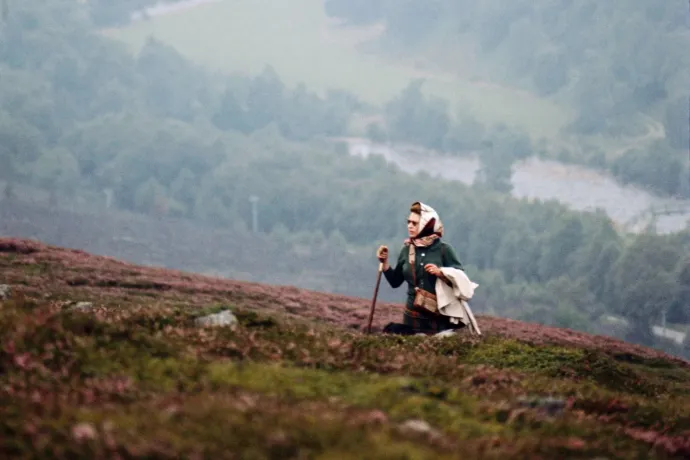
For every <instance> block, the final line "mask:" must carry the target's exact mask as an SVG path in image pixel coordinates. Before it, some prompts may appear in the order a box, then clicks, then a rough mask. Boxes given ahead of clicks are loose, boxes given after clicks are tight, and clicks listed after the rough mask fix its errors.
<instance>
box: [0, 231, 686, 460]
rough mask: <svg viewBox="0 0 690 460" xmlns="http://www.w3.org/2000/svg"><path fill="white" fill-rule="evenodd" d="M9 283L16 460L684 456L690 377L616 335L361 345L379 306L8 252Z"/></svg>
mask: <svg viewBox="0 0 690 460" xmlns="http://www.w3.org/2000/svg"><path fill="white" fill-rule="evenodd" d="M2 283H5V284H7V285H9V292H6V291H7V289H0V291H1V292H2V293H0V296H4V297H7V298H6V299H5V300H0V324H1V325H2V329H3V331H4V334H3V343H2V348H0V369H2V372H1V373H0V380H2V381H1V382H0V399H1V400H2V401H1V402H2V404H0V420H1V422H0V423H1V424H2V425H1V428H0V434H1V435H0V453H1V454H2V456H3V457H8V456H21V457H22V458H37V457H46V456H49V457H51V458H68V457H69V458H93V457H99V458H142V457H146V458H173V457H179V456H184V457H185V458H205V457H211V456H212V457H214V458H326V457H328V458H468V457H469V458H498V457H502V458H506V457H510V458H569V457H584V458H592V457H596V456H604V457H606V458H641V457H644V458H669V457H677V458H681V457H682V456H687V455H689V454H690V417H689V416H688V414H689V413H690V397H689V396H688V395H689V393H690V363H688V362H686V361H682V360H679V359H674V358H671V357H669V356H666V355H664V354H662V353H660V352H657V351H654V350H650V349H646V348H643V347H639V346H634V345H631V344H626V343H623V342H620V341H617V340H614V339H610V338H605V337H598V336H588V335H586V334H582V333H576V332H573V331H569V330H563V329H556V328H549V327H544V326H538V325H534V324H526V323H521V322H518V321H511V320H506V319H501V318H493V317H488V316H483V315H478V320H479V321H480V324H481V326H482V329H483V332H484V336H483V337H482V338H481V339H477V338H472V337H469V336H465V335H459V336H457V337H453V338H445V339H439V338H426V337H412V338H399V337H386V336H382V335H380V334H375V335H372V336H366V335H364V334H362V332H361V330H362V327H363V326H364V324H365V322H366V316H367V312H368V306H369V300H368V299H360V298H352V297H346V296H338V295H329V294H323V293H318V292H311V291H305V290H300V289H296V288H292V287H279V286H269V285H261V284H256V283H243V282H238V281H232V280H227V279H217V278H210V277H204V276H201V275H196V274H192V273H184V272H179V271H171V270H164V269H160V268H151V267H140V266H135V265H131V264H127V263H124V262H120V261H118V260H115V259H112V258H106V257H99V256H93V255H90V254H88V253H85V252H83V251H77V250H68V249H63V248H58V247H52V246H48V245H45V244H42V243H39V242H35V241H30V240H18V239H8V238H4V239H0V284H2ZM78 302H88V304H83V303H82V304H78ZM399 308H400V307H399V305H397V304H391V303H381V304H379V305H378V306H377V313H376V318H375V319H376V321H375V326H376V330H377V331H379V330H380V329H381V327H382V326H383V325H384V324H385V323H386V322H388V321H393V320H396V319H397V318H398V316H399ZM227 309H229V310H231V311H232V312H233V313H234V314H235V315H236V317H237V318H238V319H239V325H237V326H235V327H227V328H214V329H208V328H206V329H201V328H198V327H197V326H196V323H195V319H198V318H199V317H200V316H202V315H204V314H208V313H212V312H219V311H221V310H227Z"/></svg>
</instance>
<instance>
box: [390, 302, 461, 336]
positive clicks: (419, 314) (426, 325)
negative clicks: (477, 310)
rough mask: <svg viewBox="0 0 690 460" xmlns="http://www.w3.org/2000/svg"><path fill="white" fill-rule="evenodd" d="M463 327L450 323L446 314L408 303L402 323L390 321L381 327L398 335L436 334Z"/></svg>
mask: <svg viewBox="0 0 690 460" xmlns="http://www.w3.org/2000/svg"><path fill="white" fill-rule="evenodd" d="M410 303H411V302H410ZM463 327H465V325H464V324H462V323H458V324H453V323H451V322H450V317H448V316H445V315H439V314H436V313H432V312H430V311H429V310H426V309H424V308H415V307H414V306H412V305H409V304H408V305H407V306H406V307H405V311H404V312H403V322H402V324H398V323H390V324H388V325H387V326H386V327H385V328H384V329H383V332H384V333H386V334H400V335H412V334H419V333H422V334H436V333H438V332H442V331H446V330H448V329H461V328H463Z"/></svg>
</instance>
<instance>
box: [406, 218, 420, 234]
mask: <svg viewBox="0 0 690 460" xmlns="http://www.w3.org/2000/svg"><path fill="white" fill-rule="evenodd" d="M420 217H421V216H420V215H419V214H415V213H414V212H411V213H410V216H409V217H408V218H407V233H408V234H409V235H410V237H414V236H415V235H416V234H417V232H419V218H420Z"/></svg>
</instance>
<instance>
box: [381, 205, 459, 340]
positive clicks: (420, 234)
mask: <svg viewBox="0 0 690 460" xmlns="http://www.w3.org/2000/svg"><path fill="white" fill-rule="evenodd" d="M407 231H408V234H409V238H408V239H406V240H405V242H404V244H403V247H402V249H401V250H400V254H399V255H398V258H397V260H396V262H395V266H393V267H392V266H391V265H390V264H389V263H388V248H387V247H386V246H380V247H379V248H378V250H377V252H376V255H377V258H378V259H379V261H380V262H381V263H383V274H384V276H385V277H386V280H388V284H390V286H391V287H392V288H394V289H395V288H397V287H399V286H400V285H402V284H403V282H404V281H407V285H408V289H407V303H406V306H405V311H404V313H403V323H402V324H395V323H391V324H389V325H388V326H386V328H385V329H384V332H386V333H398V334H418V333H423V334H434V333H438V332H442V331H445V330H449V329H458V328H461V327H464V325H463V324H462V323H460V324H453V323H452V322H451V318H450V317H448V316H445V315H442V314H440V313H438V312H437V311H434V310H435V299H436V280H437V278H440V279H441V280H443V281H445V282H447V281H448V280H446V279H445V277H444V275H443V273H442V272H441V269H440V267H452V268H457V269H462V264H461V263H460V261H459V260H458V258H457V256H456V255H455V251H454V250H453V248H452V246H450V245H449V244H448V243H446V242H443V241H441V237H442V236H443V224H442V223H441V219H440V218H439V216H438V214H437V213H436V211H435V210H434V209H433V208H431V207H430V206H427V205H425V204H423V203H421V202H415V203H413V204H412V206H411V208H410V215H409V217H408V218H407Z"/></svg>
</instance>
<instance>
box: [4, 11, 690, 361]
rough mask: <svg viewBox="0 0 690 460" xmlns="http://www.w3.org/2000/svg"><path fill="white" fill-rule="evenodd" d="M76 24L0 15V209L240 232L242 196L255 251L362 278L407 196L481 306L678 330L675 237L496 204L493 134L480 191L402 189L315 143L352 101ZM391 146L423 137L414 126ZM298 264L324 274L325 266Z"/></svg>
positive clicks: (687, 240) (392, 174)
mask: <svg viewBox="0 0 690 460" xmlns="http://www.w3.org/2000/svg"><path fill="white" fill-rule="evenodd" d="M408 3H414V2H408ZM437 3H439V4H441V2H437ZM90 11H91V10H89V9H88V7H87V6H85V5H84V4H81V3H78V2H74V1H71V0H70V1H68V0H56V1H53V2H50V4H48V5H46V4H45V3H44V2H39V1H38V0H25V1H22V2H20V3H19V2H17V3H15V2H12V3H11V4H10V7H9V9H8V10H7V12H6V15H5V19H4V22H3V23H2V26H1V27H0V74H1V75H2V78H3V79H4V84H3V85H2V87H0V180H2V181H5V182H7V183H9V185H8V187H7V188H6V190H5V192H4V197H5V199H21V197H16V196H15V195H16V192H15V191H14V190H15V188H13V185H12V184H14V185H18V184H20V183H21V184H31V185H32V186H34V187H36V188H41V189H44V190H48V191H50V192H51V193H52V194H53V196H54V197H55V199H56V200H57V201H58V202H61V203H65V202H79V201H80V200H87V199H96V198H94V197H98V196H102V195H103V193H104V192H105V191H110V192H111V193H112V196H113V206H114V207H116V208H119V209H123V210H128V211H134V212H138V213H142V214H148V215H162V216H169V217H175V218H179V219H192V220H194V221H196V222H200V223H203V224H205V225H210V226H217V227H220V228H224V229H234V230H236V231H237V232H240V233H242V234H246V233H247V231H248V228H249V227H250V226H251V214H250V207H249V198H250V196H252V195H255V196H257V197H259V200H260V201H259V209H260V221H259V230H260V232H261V233H262V234H264V235H266V237H267V238H274V239H275V241H280V242H281V244H285V245H286V246H290V247H292V246H294V245H301V246H304V245H305V244H306V245H307V247H308V246H309V244H310V243H313V244H314V246H315V247H319V248H320V247H322V246H323V245H324V244H326V245H327V246H328V245H329V244H330V248H332V251H334V252H335V253H342V254H343V258H342V259H341V260H342V262H343V263H346V262H347V260H349V259H348V258H349V257H352V256H356V257H357V258H358V260H364V259H366V258H368V257H370V258H371V260H372V264H373V265H372V266H375V260H374V258H373V253H374V249H375V247H376V245H377V244H380V243H386V244H389V245H391V247H393V248H397V247H399V245H400V244H401V243H400V242H401V239H402V237H403V235H404V231H405V226H404V222H405V217H406V215H407V210H408V206H409V204H410V203H411V202H412V201H415V200H422V201H425V202H428V203H430V204H432V205H433V206H434V207H435V208H436V209H437V210H438V211H439V212H440V214H441V217H442V219H443V220H444V223H445V226H446V228H447V232H448V236H447V239H448V241H449V242H450V243H451V244H453V245H454V246H455V247H456V250H457V252H458V254H459V256H460V258H461V260H462V262H463V263H464V264H465V265H466V268H467V270H468V272H469V273H470V275H471V277H472V278H473V279H475V280H476V281H477V282H478V283H479V284H480V285H481V286H482V287H483V290H482V293H481V295H480V297H479V298H478V302H480V305H483V306H485V307H486V308H487V309H488V310H490V311H493V312H495V313H497V314H505V315H510V316H514V317H520V318H525V319H530V320H533V321H539V322H544V323H549V324H557V325H561V326H566V327H573V328H578V329H583V330H588V329H590V328H591V327H592V324H594V323H595V322H596V321H598V320H599V319H600V318H601V317H602V316H603V315H605V314H615V315H619V316H622V317H624V318H625V319H627V320H628V321H629V322H630V324H631V325H632V327H631V328H630V330H629V331H628V333H627V334H628V335H627V337H628V338H629V339H631V340H634V341H638V342H642V343H648V344H653V343H655V339H654V338H653V337H652V335H651V330H650V325H651V324H655V323H657V322H658V321H659V320H660V318H661V315H662V312H666V319H667V321H669V322H671V323H688V322H690V312H689V311H688V305H690V233H688V232H683V233H679V234H674V235H669V236H659V235H655V234H651V233H649V234H642V235H639V236H630V235H623V234H620V233H618V232H617V231H616V229H615V228H614V226H613V224H612V222H611V221H610V219H609V218H608V217H607V216H605V215H603V214H601V213H577V212H573V211H569V210H567V209H566V208H565V207H564V206H561V205H559V204H557V203H553V202H549V203H540V202H527V201H524V200H523V201H521V200H516V199H513V198H511V197H510V196H509V195H507V194H505V193H502V192H501V189H500V186H499V185H500V183H501V180H502V178H504V176H503V175H502V174H501V171H502V169H501V168H502V167H503V162H501V161H500V159H501V158H502V155H505V154H506V153H505V152H512V153H517V152H521V153H520V155H528V154H529V145H530V144H529V141H527V140H525V139H524V138H523V137H521V136H520V135H519V134H516V133H513V132H511V131H510V130H507V129H504V130H501V129H500V127H498V128H496V129H495V130H493V131H491V136H490V137H488V138H482V139H479V140H478V141H477V142H479V143H482V142H483V143H484V144H485V145H487V147H486V148H487V149H489V150H490V151H491V152H495V154H494V157H493V158H495V161H494V162H493V163H492V162H486V164H487V165H488V166H487V167H488V168H489V170H490V171H495V173H494V176H495V179H492V180H491V181H489V182H490V183H481V184H476V185H475V186H473V187H467V186H463V185H462V184H458V183H452V182H447V181H440V180H431V178H430V177H429V176H428V175H425V174H419V175H417V176H414V177H413V176H409V175H406V174H403V173H402V172H400V171H399V170H398V169H397V168H395V167H393V166H390V165H388V164H386V163H385V162H384V161H383V160H382V159H379V158H368V159H359V158H355V157H351V156H349V155H348V154H347V151H346V149H345V147H344V146H343V145H334V144H333V143H332V142H330V141H328V140H327V139H326V138H328V137H332V136H338V135H342V134H345V133H346V132H347V127H348V123H349V121H350V117H351V115H352V113H354V112H356V111H361V110H368V109H369V108H367V107H365V106H364V104H362V103H361V102H360V101H358V100H357V98H356V97H354V96H352V95H350V94H347V93H345V92H340V91H332V92H330V93H329V94H328V95H327V96H326V97H322V96H319V95H316V94H314V93H312V92H310V91H309V89H308V88H305V87H303V86H302V87H297V88H287V87H285V86H284V85H283V84H282V82H281V81H280V78H279V77H278V76H277V75H276V74H275V72H273V71H272V70H271V69H270V68H267V69H266V70H265V71H264V72H263V73H261V74H259V75H255V76H252V77H242V76H231V75H218V74H212V73H210V72H207V71H205V70H203V69H201V68H198V67H196V66H194V65H192V64H191V63H189V62H188V61H186V60H185V59H183V58H182V57H181V56H180V55H179V54H178V53H176V52H175V50H173V49H171V48H169V47H167V46H165V45H163V44H161V43H158V42H155V41H153V40H152V41H150V42H149V43H148V44H147V46H146V47H145V48H144V49H143V50H142V51H141V53H139V54H138V55H136V56H132V55H130V54H128V53H127V52H126V51H125V49H124V48H123V47H121V46H119V45H118V44H116V43H114V42H110V41H108V40H107V39H104V38H102V37H101V36H100V35H99V34H98V33H97V29H98V27H99V26H100V24H99V23H98V22H97V21H96V19H95V16H93V15H91V14H89V12H90ZM420 98H421V99H420ZM405 104H413V105H416V106H417V107H418V110H416V111H413V113H414V114H415V116H418V117H419V119H420V120H421V119H425V120H430V119H433V116H434V115H433V114H434V113H435V112H434V110H436V109H438V108H439V107H443V104H442V103H441V102H439V101H433V100H431V101H430V100H426V99H425V98H424V97H422V96H421V95H420V90H419V85H415V84H411V86H410V87H409V88H408V89H406V90H405V91H404V92H403V94H401V95H400V97H399V98H398V99H396V100H395V101H392V102H391V104H390V105H389V106H388V107H387V110H388V112H389V115H390V117H391V119H392V120H396V117H399V118H400V120H399V123H400V125H399V129H400V130H401V131H405V130H406V128H405V121H404V120H403V116H408V115H410V110H408V109H409V107H410V106H406V105H405ZM420 107H421V108H420ZM425 107H428V108H425ZM424 110H431V112H424ZM449 123H450V122H449ZM393 124H394V125H395V123H393ZM431 124H432V125H434V126H435V127H439V126H440V127H442V123H441V124H439V122H438V120H435V121H434V122H433V123H431ZM409 135H411V136H412V135H413V136H419V137H420V138H421V137H424V136H432V134H431V132H430V131H429V130H424V129H421V127H419V126H418V127H417V130H416V131H413V132H409ZM439 135H440V134H439ZM432 137H433V136H432ZM462 137H463V136H461V138H462ZM492 167H493V169H491V168H492ZM488 177H493V176H492V175H491V174H488ZM94 218H96V217H94ZM346 254H347V257H346V256H345V255H346ZM229 263H231V261H229ZM310 269H317V270H323V271H326V272H329V273H336V274H337V273H338V270H339V268H338V263H337V261H336V262H335V263H334V262H333V260H329V261H328V262H324V263H323V265H319V266H318V267H317V266H314V267H310ZM401 295H402V293H401ZM659 346H662V345H661V344H659ZM664 346H666V345H664ZM668 346H670V345H668ZM675 351H676V352H679V353H680V352H683V351H682V350H675ZM685 352H686V353H687V352H688V350H686V351H685Z"/></svg>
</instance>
